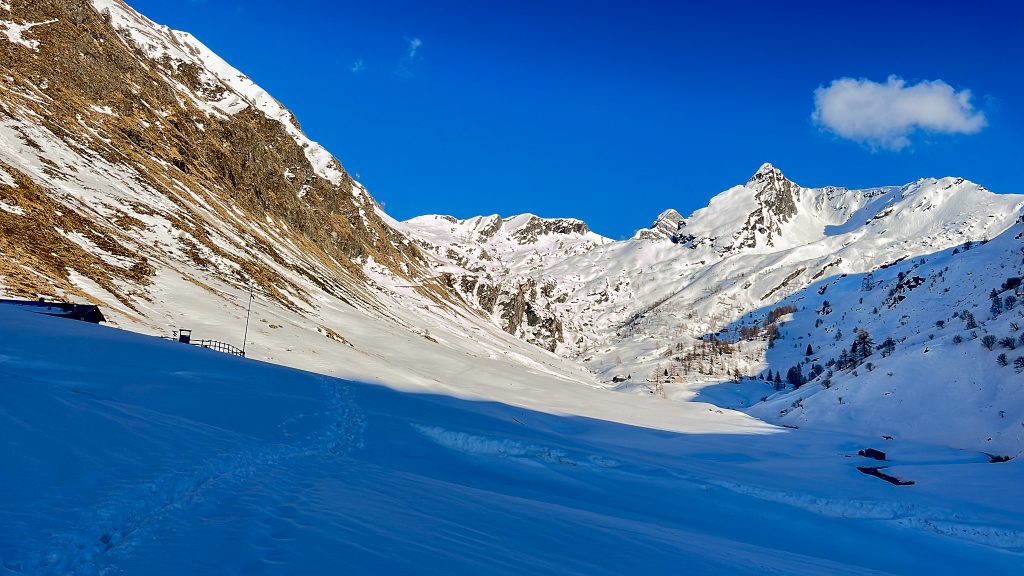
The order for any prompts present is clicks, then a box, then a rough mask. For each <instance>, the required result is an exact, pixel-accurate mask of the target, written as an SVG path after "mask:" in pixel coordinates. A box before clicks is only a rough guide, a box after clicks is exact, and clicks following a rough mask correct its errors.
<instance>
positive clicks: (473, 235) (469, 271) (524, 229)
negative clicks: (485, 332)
mask: <svg viewBox="0 0 1024 576" xmlns="http://www.w3.org/2000/svg"><path fill="white" fill-rule="evenodd" d="M401 228H402V230H403V231H405V232H406V233H407V234H408V235H409V236H410V237H411V238H414V239H415V240H416V242H417V244H418V245H419V246H420V247H421V248H423V249H424V251H425V252H426V253H427V254H431V255H433V256H434V264H433V266H434V271H435V273H436V274H438V275H439V277H440V278H441V279H442V281H443V283H444V284H445V285H446V286H448V287H449V288H450V289H451V290H453V291H454V292H455V293H457V294H459V295H460V296H461V297H462V299H463V300H464V301H465V302H467V303H468V304H469V305H470V306H472V307H474V308H476V309H479V310H482V311H483V312H484V313H486V314H487V315H488V316H489V317H490V318H491V320H492V321H493V322H494V323H495V324H496V325H498V326H500V327H501V328H502V329H503V330H505V331H506V332H508V333H510V334H514V335H516V336H518V337H520V338H522V339H524V340H526V341H528V342H531V343H533V344H536V345H538V346H540V347H542V348H545V349H548V350H551V351H555V350H558V349H559V347H560V345H561V343H563V342H564V340H565V335H564V333H563V330H562V321H563V319H562V318H561V317H560V316H559V315H558V314H557V313H556V312H555V311H554V310H553V306H554V305H555V304H556V302H553V299H554V298H555V295H554V291H553V290H554V284H553V283H552V282H551V281H549V280H545V279H542V278H541V276H540V275H539V274H537V273H536V272H537V271H538V270H543V269H544V268H546V267H548V266H553V265H555V264H557V263H559V262H562V261H564V260H565V259H566V258H568V257H571V256H575V255H580V254H585V253H587V252H588V251H590V250H593V249H594V248H595V247H597V246H601V245H604V244H608V243H610V242H611V240H609V239H607V238H604V237H603V236H600V235H598V234H595V233H593V232H591V231H590V229H589V228H588V227H587V225H586V224H585V223H583V222H582V221H580V220H576V219H571V218H540V217H537V216H534V215H533V214H520V215H518V216H513V217H510V218H502V217H501V216H498V215H493V216H481V217H476V218H470V219H468V220H457V219H455V218H453V217H451V216H438V215H429V216H420V217H418V218H413V219H411V220H407V221H405V222H402V223H401Z"/></svg>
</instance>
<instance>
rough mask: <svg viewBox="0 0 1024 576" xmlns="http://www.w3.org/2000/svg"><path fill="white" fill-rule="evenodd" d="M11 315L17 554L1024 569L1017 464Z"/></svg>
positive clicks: (597, 566)
mask: <svg viewBox="0 0 1024 576" xmlns="http://www.w3.org/2000/svg"><path fill="white" fill-rule="evenodd" d="M0 334H2V335H3V336H2V337H0V372H2V374H3V378H2V379H0V438H2V439H3V441H2V442H0V458H2V461H3V462H4V470H5V473H4V474H3V475H2V476H0V514H2V516H3V522H0V566H2V567H3V570H4V573H8V574H97V573H100V574H184V573H206V574H213V573H217V574H253V573H288V574H338V573H356V574H359V573H368V572H371V571H372V572H375V573H382V574H399V573H418V574H481V573H487V574H524V573H527V574H622V573H639V572H645V573H652V574H678V573H680V572H685V573H687V574H765V573H777V574H964V573H985V574H1019V573H1021V570H1024V522H1022V520H1021V519H1022V518H1024V500H1022V499H1021V498H1019V494H1018V492H1019V486H1020V485H1021V482H1022V481H1024V468H1022V467H1021V465H1020V461H1019V460H1015V461H1010V462H1007V463H1002V464H990V463H988V458H987V457H985V456H984V455H983V454H980V453H975V452H965V451H956V450H950V449H945V448H934V447H929V446H927V445H917V444H913V443H909V442H904V441H900V440H894V441H891V442H888V443H886V444H885V445H884V448H885V450H886V451H887V452H888V457H889V460H890V461H889V462H885V463H879V462H875V461H872V460H866V459H864V458H861V457H858V456H856V452H857V450H858V449H859V448H863V447H865V446H868V445H869V444H870V445H876V444H877V443H878V442H879V441H880V440H879V439H878V438H870V439H868V438H858V437H854V436H850V435H843V436H837V435H832V434H828V433H820V432H819V433H808V432H805V431H803V430H790V429H772V428H766V427H756V426H750V425H749V424H747V423H746V420H744V419H742V418H736V417H733V416H730V414H734V413H731V412H730V411H728V410H720V409H717V408H712V407H709V406H707V405H701V404H696V403H694V404H692V405H693V406H698V407H702V409H701V410H700V411H693V412H690V413H683V414H680V416H679V422H678V426H677V428H678V430H676V431H668V430H664V429H659V428H658V427H644V426H629V425H624V424H618V423H615V422H612V421H609V420H604V419H593V418H586V417H579V416H569V415H557V414H549V413H542V412H538V411H534V410H530V409H527V408H522V407H518V406H514V405H511V404H507V403H504V402H502V401H500V399H498V398H495V400H494V401H478V400H469V399H460V398H456V397H453V396H450V395H447V394H439V393H415V392H412V391H403V390H398V389H394V388H389V387H386V386H381V385H374V384H367V383H361V382H357V381H345V380H339V379H335V378H330V377H327V376H321V375H316V374H311V373H308V372H301V371H297V370H293V369H289V368H283V367H279V366H274V365H270V364H265V363H262V362H258V361H253V360H246V359H242V358H237V357H233V356H228V355H223V354H219V353H216V352H212V351H209V350H203V349H199V348H194V347H191V346H187V345H183V344H179V343H177V342H172V341H167V340H161V339H158V338H154V337H149V336H142V335H138V334H133V333H129V332H125V331H121V330H116V329H111V328H107V327H102V326H94V325H89V324H84V323H78V322H72V321H66V320H60V319H56V318H50V317H45V316H40V315H35V314H31V313H28V312H23V311H20V310H17V309H11V308H10V307H3V308H0ZM495 396H497V394H495ZM597 399H598V397H597V396H594V397H592V398H589V400H591V401H597ZM641 399H642V397H637V396H631V395H622V394H607V395H606V396H604V397H603V401H604V402H606V403H608V404H609V406H612V405H617V406H619V407H620V408H621V409H622V410H631V409H636V408H638V407H641V406H643V404H642V403H641ZM709 421H719V424H718V431H717V432H707V430H708V426H707V423H708V422H709ZM687 428H691V429H692V430H693V431H692V432H687V431H686V430H687ZM766 432H768V433H766ZM865 464H886V465H889V466H890V467H889V468H886V469H885V471H886V472H887V473H889V474H891V475H893V476H896V477H899V478H901V479H907V480H913V481H915V482H916V484H914V485H912V486H894V485H891V484H889V483H886V482H884V481H882V480H880V479H877V478H874V477H871V476H868V475H865V474H862V473H860V472H858V471H857V468H856V467H857V466H858V465H860V466H863V465H865Z"/></svg>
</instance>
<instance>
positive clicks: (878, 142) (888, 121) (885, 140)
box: [811, 76, 986, 150]
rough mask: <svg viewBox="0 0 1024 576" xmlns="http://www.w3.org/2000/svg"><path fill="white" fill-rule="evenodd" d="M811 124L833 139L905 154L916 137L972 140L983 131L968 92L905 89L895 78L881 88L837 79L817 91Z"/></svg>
mask: <svg viewBox="0 0 1024 576" xmlns="http://www.w3.org/2000/svg"><path fill="white" fill-rule="evenodd" d="M811 118H812V119H813V120H814V122H815V123H817V124H818V125H820V126H822V127H824V128H827V129H828V130H830V131H832V132H834V133H835V134H836V135H837V136H840V137H842V138H847V139H850V140H854V141H856V142H860V143H863V144H867V145H868V146H871V147H872V148H885V149H888V150H900V149H903V148H906V147H907V146H909V145H910V136H911V135H912V134H913V133H915V132H918V131H920V132H930V133H939V134H974V133H976V132H978V131H980V130H981V129H982V128H984V127H985V125H986V120H985V114H984V113H983V112H980V111H977V110H975V109H974V106H973V105H972V104H971V91H970V90H960V91H959V92H958V91H956V90H954V89H953V87H952V86H950V85H949V84H946V83H945V82H943V81H942V80H924V81H922V82H919V83H917V84H911V85H908V84H907V82H906V80H904V79H902V78H899V77H897V76H889V78H888V80H887V81H886V82H885V83H884V84H882V83H879V82H873V81H871V80H867V79H865V78H861V79H855V78H839V79H838V80H833V81H832V83H831V84H829V85H828V86H819V87H818V89H817V90H815V91H814V113H813V114H812V115H811Z"/></svg>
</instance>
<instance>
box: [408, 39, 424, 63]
mask: <svg viewBox="0 0 1024 576" xmlns="http://www.w3.org/2000/svg"><path fill="white" fill-rule="evenodd" d="M420 46H423V40H420V39H419V38H413V39H412V40H409V47H408V48H407V49H406V52H405V57H406V58H407V59H409V60H415V59H416V52H418V51H419V49H420Z"/></svg>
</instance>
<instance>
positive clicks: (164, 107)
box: [0, 0, 423, 308]
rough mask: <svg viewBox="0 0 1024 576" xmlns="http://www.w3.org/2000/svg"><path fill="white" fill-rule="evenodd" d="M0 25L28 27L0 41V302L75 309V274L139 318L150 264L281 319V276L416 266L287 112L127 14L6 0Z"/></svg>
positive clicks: (78, 0)
mask: <svg viewBox="0 0 1024 576" xmlns="http://www.w3.org/2000/svg"><path fill="white" fill-rule="evenodd" d="M0 19H3V20H4V21H6V22H7V24H6V26H8V27H10V26H18V27H19V29H23V28H24V29H25V32H23V33H22V40H23V42H9V41H6V40H4V41H0V108H2V116H0V131H2V137H3V139H4V141H5V142H6V143H7V146H6V149H5V150H3V151H0V168H2V169H3V171H4V173H5V174H6V175H7V177H5V178H0V201H2V202H4V203H5V204H6V205H8V206H12V207H17V210H11V211H0V228H2V230H3V232H4V233H3V234H2V235H0V276H2V277H3V285H4V287H5V290H6V291H7V292H10V293H14V294H19V295H24V296H35V295H37V294H47V295H52V296H58V295H61V294H75V295H78V296H80V297H85V296H86V295H85V294H84V293H83V292H82V290H81V286H82V283H81V281H80V280H76V278H77V276H76V275H79V276H82V277H84V278H86V279H87V280H88V281H91V282H94V283H97V284H99V285H100V286H101V287H102V288H103V289H104V290H106V291H108V292H110V293H111V294H113V295H115V296H116V297H117V298H118V299H119V300H120V301H121V302H122V303H123V304H124V305H125V306H127V307H128V308H136V304H135V300H136V299H137V298H143V299H144V298H146V295H145V291H144V287H145V286H146V284H147V281H148V278H149V277H150V276H151V275H152V274H153V273H154V270H155V268H154V267H153V265H152V262H153V261H154V259H159V260H163V261H174V260H182V261H185V262H188V263H189V264H190V265H195V266H198V267H200V268H201V269H204V270H207V271H209V272H210V273H213V274H218V275H220V276H222V277H226V278H228V279H230V281H231V282H232V283H235V284H238V285H245V284H250V283H251V284H255V285H257V286H258V287H260V288H261V289H262V290H263V291H265V292H267V293H269V294H271V295H272V296H273V297H274V298H277V299H279V300H280V301H281V302H282V303H284V304H286V305H288V304H290V303H291V300H292V298H293V297H295V298H298V299H299V300H302V299H303V295H302V290H301V289H300V288H298V286H297V285H295V283H294V282H292V281H291V280H289V278H288V276H289V274H290V273H295V274H299V275H300V276H303V277H306V278H308V279H310V280H313V281H314V282H316V283H317V284H319V285H323V286H330V285H335V288H340V285H341V284H345V283H351V282H354V283H356V284H357V283H358V282H359V281H360V280H359V279H361V278H363V266H364V265H365V264H366V262H368V261H370V260H372V261H373V262H374V263H376V264H378V265H382V266H384V267H385V268H387V269H388V270H390V271H391V272H392V273H394V274H396V275H409V274H416V270H418V269H420V268H421V266H422V263H423V260H422V255H421V254H420V251H419V250H418V249H417V247H416V246H415V244H413V243H411V242H409V241H408V240H407V239H406V238H405V237H404V236H403V235H402V234H401V233H400V232H398V231H396V230H395V229H394V228H393V227H392V226H391V225H389V224H388V223H387V222H386V221H385V219H384V217H383V216H382V214H383V213H382V212H381V211H380V209H379V207H378V206H377V204H376V202H375V201H374V200H373V199H372V198H371V197H370V196H369V194H367V193H366V192H365V190H364V189H363V188H362V187H361V186H360V185H359V184H358V183H356V182H355V181H354V180H353V179H352V178H351V176H349V174H348V173H347V172H345V171H344V169H343V168H342V167H341V165H340V164H339V163H338V162H337V161H336V160H335V159H334V158H333V157H331V156H330V155H329V154H327V152H326V151H325V150H323V148H321V147H319V146H318V145H316V144H315V143H313V142H310V141H309V140H308V139H307V138H306V137H305V136H304V135H303V134H302V132H301V130H300V129H299V127H298V124H297V122H296V121H295V119H294V117H293V116H292V115H291V113H290V112H288V111H287V110H285V109H284V108H283V107H282V106H281V105H280V104H278V103H277V102H276V101H275V100H273V98H271V97H270V96H269V95H268V94H266V93H265V92H263V91H262V90H260V89H259V88H258V87H257V86H255V84H253V83H252V82H251V81H249V80H248V79H247V78H245V77H244V76H243V75H241V74H240V73H238V72H237V71H236V70H234V69H233V68H231V67H230V66H228V65H227V64H226V63H224V62H223V61H222V60H220V59H219V58H217V57H216V56H215V55H213V54H212V53H211V52H209V50H208V49H206V48H205V46H203V45H202V44H200V43H199V42H198V41H196V40H195V39H194V38H192V37H191V36H190V35H188V34H185V33H181V32H175V31H172V30H168V29H167V28H165V27H161V26H157V25H156V24H153V23H152V22H150V21H149V20H147V19H146V18H144V17H143V16H141V15H139V14H138V13H136V12H134V11H133V10H132V9H131V8H129V7H128V6H127V5H125V4H124V3H123V2H121V1H120V0H95V1H93V2H90V1H87V0H39V1H36V0H32V1H28V0H14V1H13V2H11V3H10V9H9V10H7V9H6V6H4V5H2V4H0ZM26 26H28V28H25V27H26ZM40 247H44V248H43V249H40ZM94 248H98V249H94ZM37 272H42V274H38V273H37ZM346 279H347V280H346ZM286 293H287V294H290V295H291V297H286V296H285V294H286Z"/></svg>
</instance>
